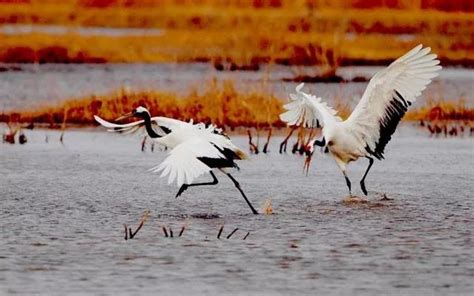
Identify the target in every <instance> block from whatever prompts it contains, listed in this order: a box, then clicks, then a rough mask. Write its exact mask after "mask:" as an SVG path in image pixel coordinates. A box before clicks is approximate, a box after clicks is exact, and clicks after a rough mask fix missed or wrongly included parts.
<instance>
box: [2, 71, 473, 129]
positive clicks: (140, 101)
mask: <svg viewBox="0 0 474 296" xmlns="http://www.w3.org/2000/svg"><path fill="white" fill-rule="evenodd" d="M286 100H287V99H286V98H278V97H276V96H274V95H273V94H271V93H268V92H263V91H250V92H245V93H242V92H238V91H237V90H236V89H235V87H234V85H233V83H232V82H231V81H225V82H223V83H221V84H218V83H217V82H216V81H214V80H213V81H212V82H211V83H210V84H209V86H208V87H207V88H206V89H205V90H204V91H203V92H198V91H196V90H191V91H190V92H189V93H188V94H185V95H178V94H175V93H171V92H164V91H142V92H129V91H126V90H124V89H121V90H119V91H117V92H115V93H111V94H110V95H101V96H96V95H91V96H87V97H83V98H78V99H71V100H68V101H65V102H64V103H62V104H60V105H59V106H50V107H44V108H38V109H36V110H32V111H24V112H12V113H8V114H1V115H0V122H12V123H28V124H30V123H43V124H49V125H50V127H56V128H58V127H59V126H60V125H62V126H63V127H64V126H65V123H66V122H67V123H68V124H75V125H91V124H95V122H94V119H93V116H94V115H99V116H101V117H103V118H105V119H107V120H114V119H115V118H117V117H118V116H120V115H121V114H123V113H126V112H129V111H130V110H132V108H134V107H137V106H139V105H141V106H146V107H147V108H149V109H150V111H151V113H152V114H153V115H154V116H165V117H172V118H177V119H181V120H190V119H193V120H194V121H200V122H206V123H214V124H216V125H219V126H225V127H230V128H237V127H255V128H265V127H269V126H273V127H284V126H285V125H284V124H283V123H282V122H281V121H280V120H279V117H278V115H279V114H280V113H281V112H283V111H284V110H283V108H282V104H283V102H285V101H286ZM331 105H333V106H334V107H335V108H336V109H337V110H340V112H339V115H340V116H341V117H343V118H347V116H348V115H349V114H350V112H351V108H350V107H349V106H348V105H347V104H345V103H344V102H343V100H342V99H338V100H336V101H335V102H332V103H331ZM404 120H406V121H418V120H427V121H434V120H449V121H451V120H459V121H468V122H474V109H472V108H470V107H468V106H466V104H465V99H463V98H461V99H459V100H457V101H454V102H445V101H442V100H438V101H436V102H435V101H431V100H429V99H428V100H427V104H426V105H425V106H422V107H419V108H418V109H414V110H410V111H409V112H408V113H407V114H406V116H405V117H404Z"/></svg>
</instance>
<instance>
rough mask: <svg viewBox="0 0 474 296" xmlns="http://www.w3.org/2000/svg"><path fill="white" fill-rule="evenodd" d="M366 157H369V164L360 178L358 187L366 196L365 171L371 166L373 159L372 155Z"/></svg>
mask: <svg viewBox="0 0 474 296" xmlns="http://www.w3.org/2000/svg"><path fill="white" fill-rule="evenodd" d="M367 158H368V159H369V166H368V167H367V170H366V171H365V174H364V176H363V177H362V180H360V188H361V189H362V192H364V194H365V195H366V196H367V189H365V177H367V173H368V172H369V170H370V168H371V167H372V164H374V159H373V158H372V157H368V156H367Z"/></svg>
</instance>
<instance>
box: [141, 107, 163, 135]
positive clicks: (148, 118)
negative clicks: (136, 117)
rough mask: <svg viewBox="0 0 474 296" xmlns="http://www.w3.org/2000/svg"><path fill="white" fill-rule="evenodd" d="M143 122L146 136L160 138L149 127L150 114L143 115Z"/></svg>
mask: <svg viewBox="0 0 474 296" xmlns="http://www.w3.org/2000/svg"><path fill="white" fill-rule="evenodd" d="M143 120H144V121H145V128H146V132H147V134H148V136H149V137H150V138H161V136H160V135H158V134H157V133H156V132H155V130H154V129H153V127H152V126H151V118H150V114H148V113H147V114H145V115H144V116H143Z"/></svg>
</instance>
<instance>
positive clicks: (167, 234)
mask: <svg viewBox="0 0 474 296" xmlns="http://www.w3.org/2000/svg"><path fill="white" fill-rule="evenodd" d="M186 225H187V224H186V223H185V224H184V225H183V227H181V230H180V231H179V233H178V236H177V237H181V236H183V233H184V230H185V229H186ZM161 230H163V234H164V235H165V237H169V238H172V237H175V236H174V232H173V229H171V226H169V227H168V228H166V226H164V225H163V226H161Z"/></svg>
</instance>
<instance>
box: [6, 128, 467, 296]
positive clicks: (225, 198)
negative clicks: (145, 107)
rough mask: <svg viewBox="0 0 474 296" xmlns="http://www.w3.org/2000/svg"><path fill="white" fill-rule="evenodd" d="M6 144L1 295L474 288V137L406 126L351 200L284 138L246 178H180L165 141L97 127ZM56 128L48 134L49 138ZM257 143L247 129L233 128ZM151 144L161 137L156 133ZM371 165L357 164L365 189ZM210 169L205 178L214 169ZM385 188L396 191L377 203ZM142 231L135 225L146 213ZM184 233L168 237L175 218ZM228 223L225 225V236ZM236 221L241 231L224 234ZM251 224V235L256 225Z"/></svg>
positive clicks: (455, 291)
mask: <svg viewBox="0 0 474 296" xmlns="http://www.w3.org/2000/svg"><path fill="white" fill-rule="evenodd" d="M26 133H27V137H28V139H29V142H28V143H27V144H26V145H23V146H20V145H7V144H0V176H1V177H0V188H1V191H2V194H1V196H2V199H1V206H0V227H1V229H2V232H1V234H0V250H1V253H0V294H29V295H31V294H37V293H38V294H48V295H64V294H82V293H87V294H124V295H125V294H127V295H129V294H140V295H156V294H163V295H189V294H193V295H223V294H236V295H237V294H240V295H249V294H258V295H265V294H266V295H295V294H311V295H314V294H321V295H354V294H363V295H469V294H471V295H472V291H474V282H473V281H472V279H473V278H474V236H473V229H474V212H473V209H474V201H473V195H472V191H473V190H472V189H473V186H472V184H474V172H473V167H474V157H473V156H474V154H473V153H474V142H473V139H472V137H471V138H466V137H465V138H448V139H445V138H430V137H429V136H427V135H426V133H425V132H422V131H419V130H416V129H414V128H411V127H409V126H403V127H402V128H401V129H399V130H398V131H397V133H396V136H395V137H394V139H393V140H392V142H391V143H390V144H389V146H388V147H387V153H386V160H384V161H383V162H376V163H375V164H374V166H373V169H372V171H371V173H370V174H369V176H368V178H367V187H368V189H369V197H368V198H367V199H368V201H369V202H368V203H344V202H342V200H343V199H344V198H345V197H346V195H347V192H346V186H345V183H344V179H343V177H342V175H341V173H340V172H339V171H338V168H337V166H336V165H335V163H334V162H333V161H332V160H331V159H329V158H327V157H326V156H323V155H316V156H315V158H314V160H313V165H312V167H311V170H310V172H309V176H308V177H305V176H304V174H303V172H302V165H303V159H302V158H301V157H298V156H295V155H292V154H287V155H280V154H278V153H277V145H278V143H279V141H280V140H281V138H273V139H272V143H271V152H270V153H269V154H267V155H263V154H262V155H252V156H251V159H250V161H241V162H240V167H241V170H240V171H239V172H235V174H234V175H235V177H236V178H237V179H238V180H239V181H240V183H241V185H242V187H243V189H244V190H245V191H246V192H247V195H248V196H249V199H250V200H251V201H252V202H253V203H254V205H255V206H257V207H258V206H260V205H261V204H263V202H264V201H265V200H267V199H271V200H272V205H273V210H274V214H273V215H269V216H264V215H257V216H254V215H252V214H250V211H249V208H248V207H247V205H246V204H245V202H244V200H243V199H242V198H241V197H240V196H239V194H238V192H237V191H236V189H235V188H234V187H233V186H232V183H231V182H229V180H227V179H226V177H225V176H223V175H222V174H217V177H218V178H219V180H220V183H219V184H218V185H217V186H215V187H207V188H191V189H189V190H188V191H186V192H185V193H184V194H183V196H182V197H180V198H178V199H175V198H174V195H175V194H176V192H177V190H178V188H176V186H175V185H167V183H166V180H164V179H160V178H159V177H158V176H157V175H154V174H150V173H149V172H147V169H148V168H150V167H152V166H154V165H155V164H156V163H159V162H160V161H161V160H162V159H163V158H164V157H165V156H166V152H159V151H157V150H155V152H153V153H152V152H150V151H149V150H148V151H147V152H141V151H140V139H139V138H136V137H123V136H120V135H114V134H109V133H105V132H102V131H100V132H99V131H98V130H94V131H89V130H78V131H67V132H66V134H65V137H64V145H61V144H60V143H59V140H58V139H59V132H56V131H45V130H34V131H26ZM45 135H47V136H48V143H45ZM233 139H234V142H236V143H237V144H239V145H240V146H241V147H243V148H245V149H247V144H246V138H244V137H240V136H236V137H233ZM148 148H149V147H148ZM366 166H367V163H366V161H365V160H361V161H360V162H359V163H355V164H353V165H351V166H350V167H349V176H350V177H351V179H352V181H353V184H354V187H355V194H357V195H359V196H361V192H360V189H359V188H358V186H357V185H358V180H359V179H360V177H361V176H362V174H363V172H364V169H365V168H366ZM204 179H207V178H206V177H203V180H204ZM383 193H386V195H387V196H388V197H390V198H393V200H391V201H379V199H380V197H381V196H382V194H383ZM147 209H149V210H150V211H151V214H150V218H149V220H148V221H147V222H146V224H145V226H144V227H143V229H142V230H141V231H140V232H138V234H137V235H136V237H135V238H134V239H133V240H127V241H126V240H124V236H123V226H122V224H123V223H127V224H128V225H130V226H132V227H133V228H135V227H136V225H137V223H138V220H139V218H140V216H141V215H142V213H143V212H144V211H145V210H147ZM184 223H186V224H187V229H186V230H185V232H184V234H183V236H182V237H181V238H176V237H175V238H165V237H164V236H163V233H162V231H161V229H160V227H161V226H162V225H167V226H171V227H172V228H173V230H174V232H175V233H177V232H178V230H179V229H180V228H181V226H182V225H183V224H184ZM222 224H225V228H224V231H223V233H224V235H223V236H222V237H221V239H220V240H218V239H217V238H216V236H217V233H218V230H219V228H220V227H221V225H222ZM234 228H239V230H238V231H237V232H236V233H235V234H234V235H233V236H232V237H231V238H230V239H225V238H224V236H226V235H228V234H229V233H230V232H231V231H232V230H233V229H234ZM247 232H250V234H249V236H248V238H247V239H246V240H242V238H243V237H244V236H245V235H246V234H247Z"/></svg>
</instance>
